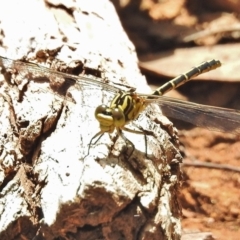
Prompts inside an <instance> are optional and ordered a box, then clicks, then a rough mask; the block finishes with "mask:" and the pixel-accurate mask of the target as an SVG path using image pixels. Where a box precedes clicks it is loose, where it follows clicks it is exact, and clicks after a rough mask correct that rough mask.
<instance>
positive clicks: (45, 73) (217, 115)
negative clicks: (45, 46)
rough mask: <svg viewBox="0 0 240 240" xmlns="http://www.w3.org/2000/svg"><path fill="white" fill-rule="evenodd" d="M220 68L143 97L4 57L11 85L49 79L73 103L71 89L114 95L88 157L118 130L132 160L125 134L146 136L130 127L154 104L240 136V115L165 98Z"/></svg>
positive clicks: (214, 63) (99, 112) (200, 69)
mask: <svg viewBox="0 0 240 240" xmlns="http://www.w3.org/2000/svg"><path fill="white" fill-rule="evenodd" d="M220 66H221V63H220V61H218V60H214V59H213V60H210V61H206V62H203V63H202V64H200V65H198V66H197V67H194V68H192V69H191V70H190V71H187V72H186V73H183V74H181V75H179V76H178V77H176V78H174V79H172V80H170V81H169V82H167V83H165V84H164V85H162V86H161V87H159V88H158V89H156V90H155V91H154V92H153V93H152V94H140V93H137V92H136V91H135V88H132V87H130V88H129V90H122V89H121V88H119V87H116V85H114V83H113V82H111V81H110V80H108V81H107V82H106V81H105V82H104V81H103V79H99V78H93V77H92V78H91V77H86V76H75V75H72V74H68V73H63V72H59V71H55V70H53V69H50V68H46V67H42V66H39V65H37V64H34V63H27V62H23V61H15V60H11V59H9V58H5V57H1V56H0V68H1V72H2V74H3V75H4V77H5V79H6V80H7V81H11V76H12V75H13V74H15V75H16V76H18V77H19V78H20V79H21V78H24V77H26V78H29V79H30V76H31V79H35V80H36V79H39V80H42V79H45V80H47V81H49V82H50V85H51V86H52V89H53V93H54V94H57V95H60V96H63V97H64V98H65V99H66V100H69V101H72V102H73V100H72V98H71V97H69V96H68V89H69V87H71V86H74V87H75V88H76V89H78V90H79V91H84V86H91V87H92V88H94V89H98V90H99V91H107V92H110V94H111V96H112V100H111V101H110V104H109V105H104V104H100V105H99V106H96V109H95V118H96V121H98V122H99V132H97V133H96V134H95V135H94V136H93V137H92V138H91V140H90V142H89V145H88V146H89V147H88V153H87V155H86V156H88V155H89V152H90V148H91V147H92V145H94V144H96V143H97V142H98V141H99V139H100V138H101V137H102V136H103V135H104V134H105V133H112V132H113V131H114V130H116V132H117V135H118V136H120V137H122V139H123V140H124V141H125V142H126V143H128V144H129V145H130V146H131V148H132V151H131V153H130V154H129V156H131V154H132V153H133V151H134V149H135V146H134V144H133V143H132V142H131V141H130V140H129V139H127V138H126V137H125V135H124V133H123V131H129V132H132V133H136V134H143V135H146V133H145V132H144V131H143V130H139V131H137V130H133V129H130V128H128V127H127V125H128V124H129V123H131V122H133V121H134V120H136V119H137V118H138V117H139V115H140V114H142V113H143V112H144V109H145V108H146V106H148V105H149V104H151V103H155V104H157V105H158V106H159V107H160V108H161V111H162V112H163V114H164V115H165V116H168V117H172V118H176V119H179V120H183V121H186V122H189V123H192V124H194V125H196V126H200V127H204V128H208V129H210V130H215V131H222V132H232V133H235V134H240V124H239V123H240V111H237V110H235V109H227V108H219V107H213V106H208V105H201V104H196V103H193V102H188V101H182V100H178V99H175V98H169V97H165V96H162V95H163V94H165V93H166V92H168V91H170V90H172V89H175V88H177V87H179V86H180V85H182V84H184V83H186V82H187V81H189V80H191V79H192V78H194V77H196V76H198V75H200V74H202V73H205V72H208V71H211V70H214V69H216V68H218V67H220ZM56 82H57V83H56ZM59 82H61V84H59ZM94 140H95V141H94ZM86 156H85V157H86ZM85 157H84V158H85Z"/></svg>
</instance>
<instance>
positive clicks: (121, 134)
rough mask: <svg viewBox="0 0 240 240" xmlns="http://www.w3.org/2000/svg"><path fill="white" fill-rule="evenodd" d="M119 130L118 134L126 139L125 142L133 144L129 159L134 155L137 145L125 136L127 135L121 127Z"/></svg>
mask: <svg viewBox="0 0 240 240" xmlns="http://www.w3.org/2000/svg"><path fill="white" fill-rule="evenodd" d="M124 130H125V129H124ZM117 131H118V135H119V136H121V138H122V139H123V140H124V141H125V143H126V144H129V145H131V147H132V150H131V153H130V154H129V156H128V157H127V160H128V159H129V158H130V157H131V156H132V154H133V152H134V150H135V146H134V144H133V143H132V142H131V141H130V140H129V139H128V138H127V137H125V135H124V134H123V131H122V130H121V129H120V128H118V129H117Z"/></svg>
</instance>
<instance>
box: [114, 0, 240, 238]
mask: <svg viewBox="0 0 240 240" xmlns="http://www.w3.org/2000/svg"><path fill="white" fill-rule="evenodd" d="M112 2H113V4H114V5H115V7H116V9H117V11H118V14H119V16H120V19H121V22H122V24H123V26H124V28H125V31H126V32H127V34H128V36H129V38H130V39H131V41H132V42H133V43H134V45H135V47H136V49H137V54H138V57H139V66H140V68H141V70H142V73H143V74H144V75H145V76H146V77H147V79H148V82H149V84H150V85H151V86H152V88H153V89H154V88H156V87H158V86H160V85H162V84H163V83H165V82H166V81H167V80H169V79H171V78H173V77H175V76H177V75H179V74H181V73H184V72H186V71H188V70H190V69H191V68H192V67H194V66H196V65H198V64H199V63H201V62H203V61H206V60H210V59H212V58H215V59H218V60H220V61H221V62H222V64H223V66H222V67H221V68H220V69H217V70H214V71H212V72H211V73H206V74H204V75H200V76H199V77H198V78H197V79H196V80H193V81H190V82H189V83H187V84H185V85H183V86H181V87H180V88H178V89H177V90H173V91H170V92H169V93H168V96H170V97H175V98H179V99H183V100H187V101H192V102H196V103H201V104H206V105H213V106H219V107H227V108H234V109H240V98H239V96H240V71H239V70H240V0H211V1H196V0H195V1H194V0H178V1H176V0H134V1H133V0H132V1H131V0H118V1H117V0H112ZM171 120H172V121H173V123H174V125H175V126H176V127H177V128H178V130H179V141H180V149H181V151H182V155H183V156H184V160H183V168H182V170H183V176H184V178H183V184H182V190H181V204H182V207H183V230H184V231H186V232H191V231H195V230H198V231H199V230H200V231H205V232H212V233H213V236H214V237H215V238H216V239H234V240H235V239H236V240H237V239H239V238H240V201H239V199H240V191H239V187H240V143H239V136H238V135H236V134H235V135H234V134H231V133H222V132H213V131H209V130H207V129H204V128H198V127H194V126H190V125H189V124H186V123H183V122H179V121H175V120H174V119H171ZM226 124H229V123H228V122H226Z"/></svg>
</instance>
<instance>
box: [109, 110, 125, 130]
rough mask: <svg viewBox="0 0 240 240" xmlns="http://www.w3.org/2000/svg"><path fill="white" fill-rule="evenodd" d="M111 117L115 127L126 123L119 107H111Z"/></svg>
mask: <svg viewBox="0 0 240 240" xmlns="http://www.w3.org/2000/svg"><path fill="white" fill-rule="evenodd" d="M112 117H113V121H114V125H115V127H123V126H124V125H125V124H126V121H125V116H124V113H123V111H122V110H121V109H119V108H113V109H112Z"/></svg>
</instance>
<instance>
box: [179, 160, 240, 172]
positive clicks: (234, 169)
mask: <svg viewBox="0 0 240 240" xmlns="http://www.w3.org/2000/svg"><path fill="white" fill-rule="evenodd" d="M183 166H184V167H185V166H186V167H204V168H215V169H219V170H225V171H232V172H237V173H240V168H239V167H234V166H232V165H228V164H219V163H210V162H201V161H198V160H194V161H186V160H184V161H183Z"/></svg>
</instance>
